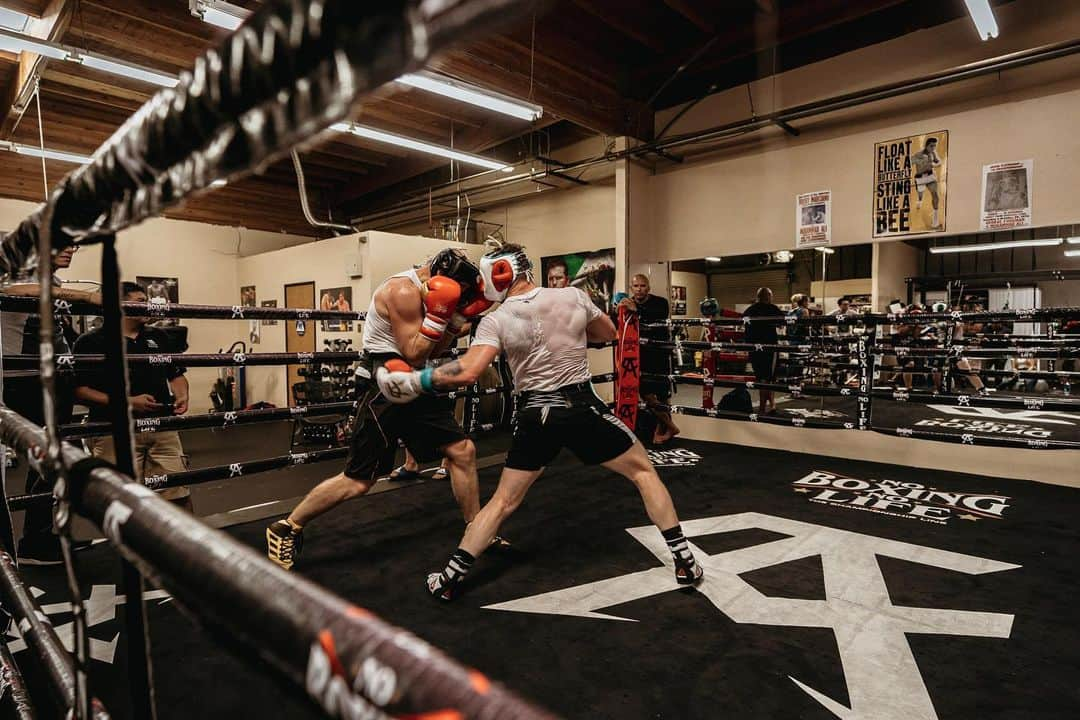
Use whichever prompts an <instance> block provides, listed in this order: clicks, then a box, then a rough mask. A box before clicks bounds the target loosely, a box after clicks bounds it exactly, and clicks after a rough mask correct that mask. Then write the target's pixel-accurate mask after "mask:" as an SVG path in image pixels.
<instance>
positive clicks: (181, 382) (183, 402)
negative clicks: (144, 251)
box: [75, 282, 191, 509]
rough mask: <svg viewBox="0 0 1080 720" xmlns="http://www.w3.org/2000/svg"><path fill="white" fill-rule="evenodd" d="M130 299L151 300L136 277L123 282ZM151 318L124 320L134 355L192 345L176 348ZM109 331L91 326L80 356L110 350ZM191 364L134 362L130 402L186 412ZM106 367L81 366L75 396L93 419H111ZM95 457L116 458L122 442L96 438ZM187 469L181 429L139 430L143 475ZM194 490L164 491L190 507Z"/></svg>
mask: <svg viewBox="0 0 1080 720" xmlns="http://www.w3.org/2000/svg"><path fill="white" fill-rule="evenodd" d="M122 292H123V295H124V299H125V300H130V301H133V302H146V291H145V290H143V288H142V286H140V285H137V284H135V283H131V282H125V283H124V284H123V288H122ZM147 321H148V318H142V317H128V316H125V317H124V319H123V332H124V337H126V338H127V353H128V354H129V355H144V354H145V355H158V354H171V353H173V352H183V351H184V350H186V349H187V348H186V347H183V348H173V347H170V344H171V341H170V336H169V335H167V334H166V333H165V332H163V331H162V330H160V329H158V328H154V327H149V326H147V324H146V323H147ZM104 352H105V335H104V333H103V332H102V330H101V329H98V330H91V331H90V332H88V333H86V334H85V335H83V336H82V337H80V338H79V339H78V340H77V341H76V342H75V354H76V355H94V354H104ZM184 372H185V368H184V367H182V366H180V365H177V364H176V363H174V362H167V363H149V364H142V363H140V364H137V365H134V364H133V365H130V366H129V367H128V393H129V394H128V404H129V405H130V406H131V414H132V416H133V417H135V418H154V417H166V416H169V415H183V414H184V413H185V412H187V409H188V381H187V378H186V377H185V376H184ZM107 388H108V383H107V381H106V379H105V368H104V367H103V366H101V365H98V366H96V367H93V368H90V369H85V370H80V371H79V372H78V373H77V375H76V378H75V397H76V399H77V400H79V401H80V402H82V403H84V404H85V405H87V406H88V407H89V408H90V419H91V420H108V419H109V414H108V405H109V396H108V394H107V393H106V390H107ZM90 446H91V451H92V452H93V455H94V457H100V458H104V459H105V460H108V461H109V462H115V461H116V447H115V445H114V444H113V439H112V437H111V436H106V437H97V438H93V439H92V440H91V441H90ZM186 469H187V460H186V458H185V457H184V448H183V446H182V445H181V444H180V434H179V433H178V432H176V431H175V430H172V431H163V432H147V433H138V434H136V435H135V473H136V475H137V476H138V479H139V480H142V479H143V478H145V477H150V476H154V475H167V474H169V473H176V472H182V471H184V470H186ZM190 495H191V492H190V491H189V490H188V489H187V488H186V487H181V488H167V489H165V490H164V491H162V492H161V496H162V497H163V498H165V499H166V500H172V501H174V502H176V503H177V504H179V505H182V506H184V507H187V508H189V509H190V507H191V500H190V499H189V498H190Z"/></svg>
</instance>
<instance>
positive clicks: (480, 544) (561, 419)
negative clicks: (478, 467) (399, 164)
mask: <svg viewBox="0 0 1080 720" xmlns="http://www.w3.org/2000/svg"><path fill="white" fill-rule="evenodd" d="M531 269H532V264H531V263H530V262H529V259H528V258H527V257H526V255H525V252H524V250H523V249H522V248H521V247H519V246H515V245H504V246H503V247H501V248H500V249H498V250H493V251H492V252H489V253H488V254H487V255H485V256H484V257H483V258H481V260H480V275H481V278H482V279H483V286H484V287H483V289H484V297H485V298H486V299H488V300H491V301H493V302H501V303H502V304H501V305H500V306H499V308H498V309H497V310H495V311H494V312H491V313H489V314H488V315H487V316H486V317H485V318H484V319H483V320H481V321H480V325H479V326H478V328H477V333H476V338H475V340H474V341H473V344H472V347H471V348H469V351H468V352H467V353H466V354H465V355H463V356H462V357H461V358H460V359H458V360H455V361H453V362H450V363H447V364H446V365H443V366H441V367H438V368H434V369H432V368H428V369H425V370H421V371H409V372H404V371H401V372H395V371H392V370H391V369H388V368H380V369H379V370H378V372H377V374H376V379H377V381H378V384H379V387H380V389H381V390H382V392H383V394H384V395H385V396H386V397H387V398H388V399H390V400H391V402H401V403H405V402H411V401H412V400H414V399H415V398H417V397H419V396H421V395H423V394H425V393H431V392H435V391H438V390H450V389H452V388H457V387H462V386H466V385H469V384H471V383H473V382H474V381H475V380H476V378H477V377H478V376H479V375H480V373H481V372H483V370H484V369H485V368H487V367H488V365H490V364H491V362H492V361H493V360H494V359H495V357H496V355H498V354H499V352H500V351H502V352H504V353H506V358H507V362H508V363H509V365H510V369H511V372H512V374H513V376H514V392H515V393H516V394H517V395H518V396H519V397H518V411H517V415H516V417H515V423H514V437H513V442H512V444H511V447H510V451H509V452H508V453H507V456H506V464H505V466H504V467H503V472H502V476H501V477H500V478H499V486H498V488H497V489H496V490H495V495H494V496H493V497H492V498H491V500H489V501H488V503H487V504H486V505H485V506H484V507H483V508H482V509H481V510H480V512H479V514H477V516H476V518H475V519H474V520H473V522H472V523H470V524H469V526H468V527H467V528H466V531H465V537H464V538H463V539H462V541H461V544H460V546H459V547H458V549H457V550H456V551H455V552H454V554H453V555H452V556H451V558H450V561H449V562H448V563H447V565H446V567H445V568H444V569H443V571H442V572H437V573H431V574H430V575H429V576H428V580H427V585H428V590H429V591H430V592H431V594H432V595H434V596H435V597H436V598H439V599H440V600H451V599H452V598H453V597H454V594H455V591H456V589H457V587H458V585H459V584H460V582H461V580H462V579H463V578H464V577H465V575H466V574H467V573H468V571H469V569H470V568H471V567H472V564H473V563H474V562H475V560H476V557H477V556H478V555H480V554H481V553H482V552H483V551H484V550H485V549H487V547H488V545H490V543H491V542H492V539H493V538H494V537H495V535H496V533H497V532H498V530H499V526H500V525H501V524H502V523H503V522H504V521H505V520H506V519H507V518H508V517H509V516H510V514H511V513H513V512H514V510H515V509H517V507H518V506H519V505H520V504H521V501H522V500H523V499H524V498H525V494H526V493H527V492H528V490H529V488H530V487H531V486H532V484H533V482H534V481H535V480H536V479H537V478H538V477H540V474H541V473H542V472H543V470H544V466H546V465H547V464H548V463H549V462H551V461H552V460H553V459H554V458H555V456H556V455H557V454H558V453H559V451H560V450H561V449H562V448H564V447H565V448H569V449H570V450H571V451H572V452H573V453H574V454H575V455H577V456H578V458H579V459H580V460H581V461H582V462H585V463H587V464H590V465H603V466H604V467H606V468H608V469H610V470H613V471H615V472H617V473H619V474H620V475H622V476H623V477H625V478H627V479H628V480H630V481H631V482H633V483H634V485H635V486H636V487H637V489H638V491H639V492H640V493H641V497H642V500H644V502H645V510H646V512H647V513H648V515H649V519H650V520H652V521H653V523H654V524H655V525H656V526H657V528H659V529H660V531H661V533H662V534H663V536H664V539H665V540H666V541H667V543H668V547H669V548H670V549H671V553H672V557H673V560H674V568H675V579H676V581H677V582H678V583H679V584H681V585H693V584H696V583H697V582H699V581H700V580H701V577H702V569H701V566H700V565H698V564H697V562H695V560H694V556H693V554H692V553H691V551H690V548H689V546H688V545H687V542H686V538H685V537H684V536H683V533H682V528H681V527H680V526H679V518H678V516H677V515H676V513H675V506H674V504H673V503H672V501H671V495H669V494H668V491H667V488H666V487H665V486H664V484H663V483H662V482H661V481H660V478H659V477H658V476H657V474H656V470H654V469H653V466H652V463H651V462H649V457H648V455H647V454H646V453H645V449H644V448H643V447H642V445H641V443H640V442H638V441H637V438H636V437H634V434H633V433H632V432H631V431H630V429H629V428H627V427H626V425H624V424H623V423H622V421H621V420H619V419H618V418H617V417H615V415H613V414H612V413H611V411H610V410H609V409H608V407H607V405H605V404H604V403H603V402H602V401H601V400H600V398H599V397H597V395H596V393H595V392H593V389H592V383H591V381H590V377H591V373H590V371H589V363H588V357H587V355H586V347H587V343H588V342H607V341H611V340H614V339H615V338H616V331H615V326H614V324H613V323H612V322H611V319H610V318H608V317H607V316H606V315H604V314H603V313H602V312H601V311H600V309H599V308H597V307H596V306H595V305H594V304H593V303H592V302H591V301H590V300H589V298H588V297H587V296H586V295H585V294H584V293H583V292H581V291H580V290H578V289H576V288H540V287H537V286H536V285H534V284H533V281H532V274H531Z"/></svg>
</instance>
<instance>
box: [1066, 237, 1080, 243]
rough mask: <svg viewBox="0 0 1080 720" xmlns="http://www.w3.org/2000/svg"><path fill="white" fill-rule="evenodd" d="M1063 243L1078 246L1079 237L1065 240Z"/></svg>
mask: <svg viewBox="0 0 1080 720" xmlns="http://www.w3.org/2000/svg"><path fill="white" fill-rule="evenodd" d="M1065 242H1067V243H1069V244H1070V245H1080V237H1071V238H1065Z"/></svg>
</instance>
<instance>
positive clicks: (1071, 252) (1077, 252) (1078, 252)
mask: <svg viewBox="0 0 1080 720" xmlns="http://www.w3.org/2000/svg"><path fill="white" fill-rule="evenodd" d="M1065 257H1080V250H1066V251H1065Z"/></svg>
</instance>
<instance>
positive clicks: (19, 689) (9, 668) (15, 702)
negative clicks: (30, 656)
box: [0, 642, 36, 720]
mask: <svg viewBox="0 0 1080 720" xmlns="http://www.w3.org/2000/svg"><path fill="white" fill-rule="evenodd" d="M0 674H2V675H0V683H2V685H3V692H0V703H4V704H5V705H6V708H7V711H8V712H7V717H12V718H14V719H15V720H34V716H35V715H36V713H35V710H34V703H33V700H32V699H31V698H30V693H29V692H27V690H26V681H25V680H24V679H23V675H22V672H21V671H20V670H19V666H18V665H17V664H16V663H15V657H14V656H13V655H12V654H11V650H10V649H9V648H8V646H7V643H4V642H0ZM9 694H10V699H8V698H7V697H5V696H7V695H9Z"/></svg>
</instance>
